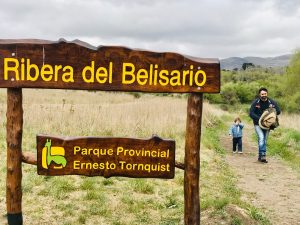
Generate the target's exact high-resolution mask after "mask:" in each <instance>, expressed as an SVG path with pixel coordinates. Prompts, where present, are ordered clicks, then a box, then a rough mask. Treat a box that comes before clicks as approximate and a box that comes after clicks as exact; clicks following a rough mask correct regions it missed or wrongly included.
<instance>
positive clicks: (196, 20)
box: [0, 0, 300, 58]
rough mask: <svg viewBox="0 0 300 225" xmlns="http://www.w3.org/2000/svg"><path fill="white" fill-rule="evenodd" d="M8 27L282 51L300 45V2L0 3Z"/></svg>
mask: <svg viewBox="0 0 300 225" xmlns="http://www.w3.org/2000/svg"><path fill="white" fill-rule="evenodd" d="M0 30H1V31H0V38H1V39H8V38H9V39H10V38H13V39H22V38H38V39H46V40H52V41H56V40H58V39H59V38H65V39H66V40H68V41H72V40H74V39H80V40H82V41H85V42H88V43H90V44H92V45H94V46H98V45H121V46H127V47H130V48H142V49H146V50H150V51H159V52H162V51H171V52H178V53H181V54H186V55H191V56H196V57H203V58H207V57H213V58H226V57H230V56H239V57H244V56H261V57H267V56H278V55H282V54H287V53H293V52H294V51H295V50H296V49H299V48H300V0H185V1H184V0H106V1H104V0H19V1H14V0H0Z"/></svg>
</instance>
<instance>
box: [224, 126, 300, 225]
mask: <svg viewBox="0 0 300 225" xmlns="http://www.w3.org/2000/svg"><path fill="white" fill-rule="evenodd" d="M229 126H230V124H228V127H229ZM253 132H254V128H253V126H252V124H246V126H245V128H244V137H243V150H244V153H243V154H233V153H232V142H231V137H230V136H229V135H225V134H224V135H223V136H222V137H221V138H220V139H221V143H222V144H223V146H224V148H225V149H226V151H227V154H226V160H227V162H228V163H229V165H230V166H231V168H232V169H233V170H234V171H235V173H236V175H237V177H238V187H239V188H240V189H241V190H242V191H243V193H244V194H243V195H242V199H245V200H246V201H247V202H251V203H252V204H253V205H254V206H255V207H257V208H260V209H262V211H263V212H264V213H265V215H266V216H267V217H268V219H269V220H270V221H271V222H272V224H276V225H285V224H286V225H298V224H299V225H300V178H299V174H297V173H296V172H295V171H293V170H292V169H291V168H290V167H289V166H287V165H285V164H284V163H283V162H282V161H281V160H280V159H276V158H274V157H267V159H268V161H269V163H267V164H262V163H259V162H258V161H257V144H256V143H255V142H254V141H252V140H251V136H252V134H253ZM270 135H272V134H270Z"/></svg>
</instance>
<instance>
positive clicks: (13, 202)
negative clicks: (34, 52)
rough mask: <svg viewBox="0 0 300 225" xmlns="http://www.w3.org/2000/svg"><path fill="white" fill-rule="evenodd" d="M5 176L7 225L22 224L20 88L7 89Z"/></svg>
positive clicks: (21, 120) (21, 117)
mask: <svg viewBox="0 0 300 225" xmlns="http://www.w3.org/2000/svg"><path fill="white" fill-rule="evenodd" d="M6 118H7V122H6V142H7V176H6V208H7V220H8V224H9V225H21V224H23V216H22V184H21V182H22V132H23V108H22V89H21V88H8V89H7V111H6Z"/></svg>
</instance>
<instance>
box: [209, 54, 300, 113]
mask: <svg viewBox="0 0 300 225" xmlns="http://www.w3.org/2000/svg"><path fill="white" fill-rule="evenodd" d="M260 87H266V88H267V89H268V90H269V97H270V98H272V99H274V100H275V101H277V102H278V104H279V105H280V107H281V109H282V110H284V111H287V112H290V113H300V51H297V52H296V53H295V54H294V55H293V57H292V59H291V61H290V63H289V65H288V66H287V67H285V68H261V67H256V66H254V67H250V68H247V69H245V70H238V71H222V72H221V93H220V94H206V95H205V98H206V99H207V100H209V102H211V103H215V104H220V105H221V106H222V108H224V109H230V108H235V107H237V106H239V105H241V104H250V103H251V102H252V101H253V99H254V98H255V97H257V91H258V89H259V88H260Z"/></svg>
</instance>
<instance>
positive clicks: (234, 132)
mask: <svg viewBox="0 0 300 225" xmlns="http://www.w3.org/2000/svg"><path fill="white" fill-rule="evenodd" d="M243 128H244V124H242V121H241V119H240V118H239V117H237V118H235V119H234V124H232V126H231V127H230V129H229V135H230V136H232V152H233V153H236V145H237V146H238V153H243V146H242V137H243Z"/></svg>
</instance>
